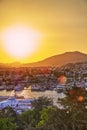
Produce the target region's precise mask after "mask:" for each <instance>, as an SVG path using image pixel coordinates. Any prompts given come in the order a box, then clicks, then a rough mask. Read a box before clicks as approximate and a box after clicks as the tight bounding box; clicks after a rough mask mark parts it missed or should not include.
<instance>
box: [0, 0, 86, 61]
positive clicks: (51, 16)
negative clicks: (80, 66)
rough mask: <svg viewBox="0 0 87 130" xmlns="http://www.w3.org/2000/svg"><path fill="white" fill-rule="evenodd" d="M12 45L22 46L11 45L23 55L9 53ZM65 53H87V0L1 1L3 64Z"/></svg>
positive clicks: (0, 51)
mask: <svg viewBox="0 0 87 130" xmlns="http://www.w3.org/2000/svg"><path fill="white" fill-rule="evenodd" d="M17 28H18V29H17ZM16 31H18V35H17V37H16V34H17V32H16ZM19 33H20V35H19ZM28 34H29V37H30V38H29V39H28V40H26V39H27V38H28V37H26V35H28ZM31 34H32V38H31ZM3 35H4V36H3ZM14 35H15V36H14ZM23 35H24V37H23ZM6 37H7V39H6ZM12 38H13V39H12ZM15 38H18V39H19V40H18V41H17V40H15ZM14 40H15V42H14ZM23 40H25V41H24V42H25V43H23V44H22V43H21V42H23ZM11 41H12V42H13V43H16V42H20V43H17V44H19V45H18V47H17V46H15V45H13V43H12V47H13V49H14V48H15V47H17V49H18V50H20V54H19V52H18V50H17V52H16V49H14V50H11V51H15V52H14V53H15V56H14V54H12V52H10V53H9V46H10V45H11V43H10V44H9V42H11ZM37 41H38V43H37ZM30 42H31V43H30ZM26 43H27V44H28V43H29V46H28V47H29V50H28V49H27V45H26ZM24 44H25V46H26V48H24ZM31 44H32V45H31ZM6 45H7V46H8V47H7V48H6ZM22 45H23V46H22ZM20 48H21V49H25V50H23V51H24V54H25V52H26V51H27V53H26V55H24V56H25V57H24V56H23V57H21V56H20V55H21V52H22V50H21V49H20ZM33 48H35V49H33ZM6 49H7V50H6ZM10 49H12V48H10ZM26 49H27V50H26ZM31 50H32V52H31ZM28 51H30V52H29V53H28ZM66 51H81V52H84V53H87V0H0V62H3V63H7V62H15V61H20V62H35V61H39V60H42V59H45V58H46V57H50V56H52V55H56V54H61V53H64V52H66ZM17 54H18V57H17Z"/></svg>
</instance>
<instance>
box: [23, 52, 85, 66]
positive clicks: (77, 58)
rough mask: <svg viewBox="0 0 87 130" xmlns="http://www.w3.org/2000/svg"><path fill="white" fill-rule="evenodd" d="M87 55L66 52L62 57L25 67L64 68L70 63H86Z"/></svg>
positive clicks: (47, 59) (58, 56) (50, 58)
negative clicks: (63, 66)
mask: <svg viewBox="0 0 87 130" xmlns="http://www.w3.org/2000/svg"><path fill="white" fill-rule="evenodd" d="M86 61H87V54H84V53H81V52H78V51H74V52H66V53H63V54H60V55H55V56H51V57H49V58H46V59H44V60H42V61H39V62H34V63H29V64H25V65H24V66H34V67H37V66H62V65H65V64H68V63H77V62H86Z"/></svg>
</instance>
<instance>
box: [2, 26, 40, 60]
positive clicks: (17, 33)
mask: <svg viewBox="0 0 87 130" xmlns="http://www.w3.org/2000/svg"><path fill="white" fill-rule="evenodd" d="M40 38H41V35H40V33H38V32H37V31H35V30H33V29H31V28H26V27H24V26H14V27H10V28H8V29H7V30H5V31H4V32H3V34H2V40H3V48H4V50H5V51H6V52H7V53H8V54H9V55H11V56H12V57H14V58H16V59H17V60H20V59H23V58H26V57H27V56H29V55H31V54H32V53H34V52H35V51H36V50H37V48H38V46H39V40H40Z"/></svg>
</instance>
